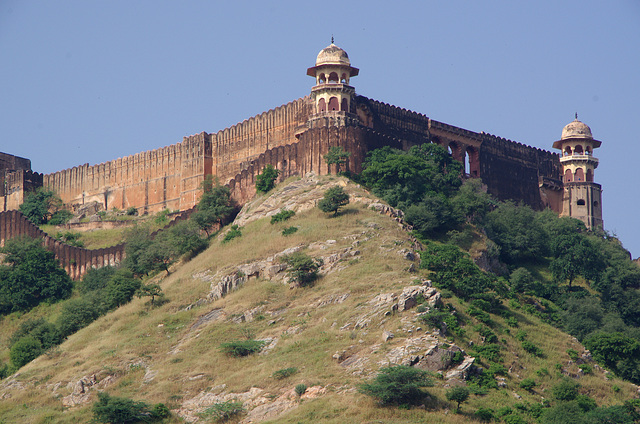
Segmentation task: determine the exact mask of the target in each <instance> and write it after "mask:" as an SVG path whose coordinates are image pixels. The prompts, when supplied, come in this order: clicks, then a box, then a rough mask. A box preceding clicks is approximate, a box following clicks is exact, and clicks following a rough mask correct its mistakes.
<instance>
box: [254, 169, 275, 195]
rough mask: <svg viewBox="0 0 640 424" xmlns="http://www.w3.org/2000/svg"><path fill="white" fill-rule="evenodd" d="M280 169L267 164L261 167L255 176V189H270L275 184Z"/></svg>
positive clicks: (263, 191)
mask: <svg viewBox="0 0 640 424" xmlns="http://www.w3.org/2000/svg"><path fill="white" fill-rule="evenodd" d="M278 175H280V171H279V170H278V169H276V168H274V167H273V165H271V164H269V165H267V166H265V167H264V168H263V169H262V173H260V174H258V176H257V177H256V190H257V191H259V192H262V193H266V192H268V191H270V190H271V189H272V188H274V187H275V186H276V180H277V179H278Z"/></svg>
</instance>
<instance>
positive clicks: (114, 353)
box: [0, 204, 635, 423]
mask: <svg viewBox="0 0 640 424" xmlns="http://www.w3.org/2000/svg"><path fill="white" fill-rule="evenodd" d="M372 224H375V225H376V226H377V228H374V227H373V226H372ZM290 225H295V226H298V227H300V230H299V231H298V232H297V233H295V234H294V235H292V236H289V237H283V236H282V235H281V234H280V232H281V230H282V228H284V227H287V226H290ZM362 233H365V236H367V237H369V240H366V241H363V242H362V243H361V244H360V245H359V246H358V249H359V250H360V251H361V254H360V255H359V256H357V257H356V258H357V259H356V260H348V261H347V262H345V265H348V266H347V267H346V268H345V269H343V270H342V271H339V272H334V273H331V274H329V275H327V276H325V277H323V278H321V279H320V280H319V281H318V282H317V284H316V285H315V286H314V287H311V288H298V289H289V288H288V287H287V286H285V285H282V284H281V283H275V282H269V281H263V280H250V281H249V282H248V283H247V284H246V285H245V286H244V287H243V288H241V289H240V290H238V291H236V292H233V293H231V294H229V295H228V296H227V297H225V298H223V299H220V300H218V301H216V302H213V303H209V304H205V305H203V306H200V307H195V308H192V309H190V310H188V311H187V310H185V307H186V306H187V305H189V304H191V303H193V302H194V301H196V300H197V299H199V298H201V297H204V296H205V295H206V293H207V292H208V290H209V284H208V283H205V282H203V281H201V280H199V279H198V278H194V277H193V275H194V274H197V273H199V272H201V271H203V270H212V271H214V272H215V271H216V270H219V269H222V268H224V267H227V266H231V265H235V264H242V263H246V262H249V261H252V260H257V259H264V258H265V257H268V256H270V255H273V254H274V253H277V252H279V251H282V250H283V249H285V248H287V247H291V246H296V245H299V244H302V243H304V244H308V243H311V242H316V241H324V240H327V239H334V240H336V241H337V243H336V244H335V245H334V246H331V247H330V248H329V249H328V250H326V251H312V252H309V253H311V254H312V255H316V254H319V253H321V254H322V255H327V254H328V253H330V252H332V251H334V250H335V251H337V250H339V249H340V248H343V247H347V246H350V245H351V242H352V241H351V240H350V239H345V238H344V237H345V236H349V235H355V234H362ZM409 246H410V240H409V237H408V235H407V234H406V233H405V232H403V231H402V230H401V229H400V228H399V226H398V224H397V223H396V222H394V221H393V220H391V219H390V218H388V217H386V216H383V215H379V214H377V213H375V212H373V211H370V210H368V209H366V207H364V206H363V205H362V204H352V205H350V206H349V207H347V208H346V210H345V212H344V213H343V214H342V215H341V216H340V217H338V218H327V217H326V216H325V215H324V214H322V213H321V212H319V211H318V210H311V211H308V212H305V213H301V214H298V215H296V216H295V217H293V218H292V219H291V220H289V221H287V222H285V223H281V224H278V225H270V224H269V222H268V219H261V220H258V221H255V222H252V223H250V224H248V225H247V226H246V227H245V228H244V229H243V236H242V237H240V238H238V239H234V240H232V241H231V242H229V243H228V244H225V245H221V244H220V243H219V242H214V243H213V244H212V246H211V247H210V248H209V249H208V250H207V251H205V252H204V253H203V254H201V255H199V256H198V257H196V258H195V259H193V260H192V261H191V262H188V263H186V264H184V265H183V266H180V267H178V268H177V269H176V270H175V272H173V273H172V274H171V275H170V276H168V277H166V278H162V280H161V281H160V284H161V286H162V288H163V290H164V291H165V293H166V295H167V297H168V298H169V299H170V301H169V302H168V303H166V304H164V305H162V306H160V307H158V308H155V309H149V307H148V306H146V305H145V301H144V300H139V299H135V300H134V301H132V302H131V303H130V304H128V305H125V306H124V307H121V308H120V309H118V310H116V311H114V312H112V313H110V314H108V315H106V316H104V317H102V318H100V319H99V320H98V321H96V322H95V323H93V324H92V325H91V326H89V327H87V328H85V329H83V330H81V331H80V332H78V333H76V334H74V335H72V336H71V337H69V339H68V340H67V341H66V342H65V343H64V344H62V345H61V346H60V347H59V348H57V349H56V350H54V351H53V352H50V353H49V354H48V355H43V356H42V357H40V358H38V359H37V360H35V361H33V362H32V363H31V364H28V365H27V366H25V367H24V368H23V369H21V370H20V373H19V375H18V376H17V377H16V380H17V381H18V382H21V383H22V384H24V386H25V387H27V388H28V390H17V389H11V388H9V389H7V388H6V387H4V386H2V385H0V423H14V422H15V423H18V422H34V423H85V422H89V421H90V419H91V414H90V404H87V405H85V406H82V407H77V408H72V409H68V410H64V409H63V407H62V404H61V398H62V397H63V396H66V395H68V394H69V393H70V391H69V389H67V388H65V386H66V384H67V383H68V382H75V381H77V380H78V379H79V378H81V377H82V376H87V375H93V374H97V375H98V376H99V378H101V379H102V378H105V377H106V376H108V375H111V376H113V378H114V382H113V383H111V384H110V385H108V386H107V388H106V390H107V391H108V392H109V393H110V394H112V395H118V396H126V397H131V398H134V399H136V400H145V401H147V402H149V403H156V402H164V403H166V404H167V406H169V407H170V408H172V409H175V408H179V407H180V406H181V404H182V402H184V401H185V400H188V399H190V398H193V397H194V396H196V395H197V394H199V393H200V392H202V391H205V390H208V389H209V388H212V387H215V386H218V385H220V384H226V388H225V391H227V392H236V393H237V392H243V391H247V390H249V389H250V388H251V387H259V388H261V389H264V390H265V391H266V393H268V394H272V395H273V396H274V397H275V396H277V395H280V394H282V393H283V392H285V391H286V390H290V389H291V388H293V386H295V385H296V384H298V383H304V384H306V385H307V386H309V387H311V386H313V385H321V386H324V387H326V388H327V393H326V394H325V395H323V396H321V397H319V398H317V399H309V400H304V401H302V402H301V403H300V405H299V406H298V407H297V408H294V409H292V410H289V411H288V412H286V413H285V414H283V415H282V416H281V417H279V418H278V419H277V422H283V423H297V422H326V423H344V422H374V420H375V422H385V423H402V422H430V423H431V422H434V423H437V422H442V423H461V422H468V420H469V416H468V414H471V413H472V412H473V411H474V410H475V409H477V408H479V407H491V408H494V409H498V408H500V407H502V406H513V405H514V404H516V403H519V402H523V401H526V402H530V403H537V402H540V401H541V399H542V397H544V398H551V394H550V393H548V392H546V391H547V390H548V389H549V388H550V387H551V386H552V385H553V384H554V383H556V382H557V381H558V380H559V378H560V377H559V375H558V373H557V371H556V369H555V364H562V365H563V366H565V368H566V369H568V370H569V371H570V372H577V367H576V366H575V365H569V366H568V367H567V363H568V361H569V358H568V355H567V354H566V353H565V352H566V350H567V349H568V348H574V349H576V350H578V351H579V352H581V351H582V348H581V347H580V345H579V344H578V342H577V341H575V340H573V339H572V338H571V337H570V336H568V335H566V334H564V333H562V332H560V331H559V330H557V329H554V328H552V327H550V326H548V325H546V324H544V323H541V322H540V321H539V320H538V319H537V318H535V317H532V316H529V315H524V314H523V313H522V314H518V316H517V317H518V321H519V322H520V328H521V329H523V330H525V331H526V332H527V333H528V340H530V341H532V342H534V343H535V344H536V345H538V346H539V347H541V348H542V349H543V350H544V352H545V354H546V357H545V358H535V357H533V356H531V355H530V354H528V353H526V352H525V351H524V350H523V349H522V348H521V347H520V342H518V341H517V340H515V339H514V338H513V337H512V335H513V334H515V332H516V331H517V329H511V331H510V332H511V334H506V332H505V331H506V330H507V329H508V328H509V327H507V326H506V325H505V324H504V322H503V321H502V319H501V318H499V317H492V318H493V319H494V320H495V322H496V323H497V325H496V328H495V329H494V331H495V332H496V333H497V334H498V337H499V338H500V339H503V343H504V344H505V345H506V347H507V348H506V349H504V356H505V362H504V364H505V366H506V367H507V368H509V367H511V368H512V372H511V373H510V374H509V376H508V378H507V384H508V386H509V388H508V389H502V390H491V391H489V393H488V394H487V395H486V396H481V397H478V396H472V397H471V399H470V400H469V401H468V402H467V403H466V404H464V405H463V408H462V411H463V414H461V415H457V414H453V413H452V412H450V411H449V410H448V409H449V408H448V405H446V401H444V399H445V395H444V392H445V390H446V387H445V382H444V381H442V380H436V386H435V387H433V388H431V389H429V391H430V393H432V394H433V395H435V397H436V398H437V399H439V400H440V405H439V407H438V408H437V409H435V410H432V411H430V410H428V411H427V412H425V411H424V410H419V409H413V410H398V409H396V408H380V407H378V406H376V405H375V403H374V402H373V401H372V400H370V399H369V398H367V397H365V396H363V395H360V394H358V393H357V392H356V391H355V390H353V387H354V386H355V385H357V384H358V383H360V382H362V381H363V379H364V377H362V376H357V375H353V374H351V373H349V372H347V371H346V370H345V369H343V367H341V366H340V365H339V364H338V363H337V362H336V361H335V360H334V359H332V355H333V353H334V352H336V351H339V350H344V349H346V348H348V347H350V346H351V348H350V351H351V352H357V353H360V354H361V355H363V356H364V355H365V354H366V355H370V356H371V357H372V360H371V361H370V366H369V368H370V369H369V370H368V371H369V372H370V371H373V370H374V369H375V368H376V367H377V366H376V365H375V364H376V363H377V362H378V361H379V360H382V359H383V358H384V354H385V353H386V352H388V351H389V350H390V349H391V348H392V347H394V346H398V345H401V344H402V341H403V339H404V338H406V337H408V336H411V334H408V333H406V332H403V331H402V327H403V325H402V323H401V319H413V318H412V317H414V313H413V311H407V312H402V313H399V314H395V315H392V316H391V317H388V318H384V317H382V316H380V317H376V318H374V319H373V321H372V322H371V324H370V325H369V326H368V327H367V328H364V329H359V330H353V329H352V327H351V329H349V330H340V327H342V326H343V325H345V324H347V323H353V322H355V320H356V319H357V318H358V317H359V316H360V315H362V314H363V313H365V312H366V311H367V306H366V305H365V303H366V302H367V301H369V300H371V299H372V298H373V297H375V296H376V295H377V294H380V293H384V292H396V293H398V292H399V291H401V289H402V287H404V286H407V285H410V283H411V282H412V281H413V280H414V279H415V278H417V277H420V276H421V275H419V274H415V273H409V272H407V271H406V269H407V266H408V264H409V262H407V261H406V260H405V259H402V258H401V256H400V255H399V254H398V253H397V251H398V250H399V249H402V248H408V247H409ZM425 276H426V274H425ZM162 277H164V275H163V276H162ZM156 278H157V279H159V277H156ZM344 293H349V294H350V296H349V297H348V298H347V300H346V301H345V302H344V303H341V304H333V305H328V306H325V307H321V308H318V307H316V306H314V305H315V304H316V302H317V301H318V300H319V299H321V298H324V297H325V296H327V295H331V294H344ZM447 301H451V302H452V303H453V304H454V305H455V306H456V308H457V309H458V310H460V311H464V310H465V309H466V307H465V306H464V304H463V302H461V301H459V300H457V299H448V300H447ZM258 306H263V307H264V311H263V312H262V313H263V315H264V316H265V317H266V319H262V320H255V321H253V322H245V323H241V324H236V323H234V322H232V321H230V320H229V318H231V317H233V316H236V315H239V314H242V313H243V312H244V311H246V310H249V309H251V308H255V307H258ZM216 308H222V309H223V311H224V313H225V316H226V318H225V319H222V320H219V321H217V322H215V323H211V324H209V325H203V326H200V327H199V328H198V329H197V330H196V331H192V330H191V329H190V327H191V326H192V325H193V324H194V322H195V321H196V320H197V319H198V318H199V317H201V316H203V315H205V314H207V313H208V312H210V311H212V310H213V309H216ZM55 309H56V308H55V306H48V307H42V308H41V309H40V310H38V311H35V312H33V313H34V314H35V313H41V314H43V315H45V314H46V313H50V312H52V311H53V313H55ZM272 313H273V316H271V315H272ZM30 315H31V314H30ZM272 320H275V321H276V322H275V323H272ZM17 321H18V319H17V318H16V317H9V318H5V319H4V320H3V321H2V323H1V324H2V330H0V333H1V336H2V339H0V342H2V343H6V338H7V337H8V335H10V334H11V332H12V330H13V329H15V327H16V325H17V324H15V323H16V322H17ZM383 321H384V322H383ZM467 321H468V324H467V325H466V327H465V328H466V329H467V336H468V337H467V339H468V340H472V341H474V342H475V343H480V340H479V337H478V335H477V334H476V333H474V331H473V330H472V329H471V327H472V326H473V324H475V323H476V322H474V320H473V319H471V318H469V317H467ZM10 323H13V324H10ZM417 325H420V324H419V323H418V324H417ZM296 328H297V330H296V331H297V332H295V331H291V330H292V329H296ZM383 329H385V330H390V331H392V332H394V333H395V338H394V339H392V340H391V341H389V342H387V343H386V344H382V345H381V346H380V347H378V348H374V349H373V353H371V351H372V349H371V347H372V346H374V345H376V344H379V343H381V340H380V336H381V333H382V330H383ZM287 330H289V332H288V333H289V334H287ZM248 334H249V335H254V336H255V337H256V338H264V337H278V343H277V345H276V347H275V348H274V349H273V350H272V351H270V352H269V353H267V354H265V355H254V356H250V357H247V358H240V359H237V358H230V357H227V356H225V355H224V354H222V353H221V352H220V351H219V344H220V343H221V342H224V341H230V340H238V339H243V338H244V337H245V336H246V335H248ZM467 339H463V340H458V341H456V342H457V343H458V344H459V345H460V346H462V347H466V342H467V341H468V340H467ZM178 345H179V350H180V352H179V353H177V354H172V353H171V351H172V350H174V349H175V347H176V346H178ZM2 359H5V358H2ZM372 364H373V365H372ZM147 366H148V367H149V369H150V370H151V371H153V372H157V375H156V376H155V378H153V380H151V381H150V382H148V383H145V382H143V380H144V377H145V373H146V372H147V370H146V367H147ZM287 367H296V368H298V370H299V372H298V373H297V374H295V375H293V376H292V377H289V378H287V379H284V380H275V379H273V378H271V377H270V376H271V374H272V373H273V372H274V371H276V370H278V369H282V368H287ZM540 368H546V369H548V371H549V375H548V376H544V377H539V376H538V375H536V371H537V370H539V369H540ZM365 374H367V372H365ZM527 377H533V378H535V379H536V381H537V382H538V383H539V384H540V385H539V386H538V387H536V388H535V392H534V393H528V392H526V391H525V390H522V389H519V388H518V384H519V382H520V381H521V380H522V379H524V378H527ZM6 381H8V380H5V381H4V382H3V383H5V384H6ZM57 383H62V384H61V387H60V388H58V389H57V390H55V391H54V390H53V387H54V385H55V384H57ZM580 383H581V384H582V389H581V391H582V392H583V393H587V394H589V395H590V396H592V397H593V398H595V399H596V400H597V401H598V403H599V404H600V405H611V404H617V403H621V401H622V400H624V399H629V398H631V397H633V396H634V395H635V390H634V387H633V386H632V385H630V384H627V383H623V382H621V381H618V380H613V381H608V380H606V379H605V378H604V377H603V374H602V372H601V371H595V372H594V374H593V375H588V376H584V377H582V378H581V379H580ZM0 384H1V383H0ZM614 384H616V385H618V386H619V387H620V388H621V391H620V392H618V393H614V391H613V390H612V387H613V385H614ZM514 392H515V393H517V394H519V395H520V396H522V399H521V400H517V399H516V396H515V395H514ZM4 393H8V394H10V395H11V397H10V398H6V395H5V398H4V399H2V397H3V394H4ZM92 396H93V398H92V399H94V398H95V392H93V394H92ZM168 422H181V421H180V420H179V419H178V418H173V419H171V420H169V421H168ZM274 422H276V421H274Z"/></svg>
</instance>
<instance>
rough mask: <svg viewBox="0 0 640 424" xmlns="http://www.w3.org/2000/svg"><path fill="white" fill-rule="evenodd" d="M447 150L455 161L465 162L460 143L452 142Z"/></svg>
mask: <svg viewBox="0 0 640 424" xmlns="http://www.w3.org/2000/svg"><path fill="white" fill-rule="evenodd" d="M447 150H448V151H449V153H451V156H452V157H453V158H454V159H455V160H457V161H458V162H464V157H463V156H464V151H463V150H462V149H461V148H460V145H459V144H458V143H456V142H455V141H452V142H450V143H449V146H448V148H447Z"/></svg>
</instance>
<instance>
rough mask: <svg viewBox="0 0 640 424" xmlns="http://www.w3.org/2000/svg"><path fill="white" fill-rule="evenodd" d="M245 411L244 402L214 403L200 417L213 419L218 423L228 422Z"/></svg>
mask: <svg viewBox="0 0 640 424" xmlns="http://www.w3.org/2000/svg"><path fill="white" fill-rule="evenodd" d="M244 411H245V409H244V406H243V404H242V402H240V401H236V400H228V401H226V402H218V403H214V404H213V405H211V406H210V407H208V408H207V409H205V410H204V412H202V413H201V414H199V415H200V417H202V418H213V419H214V420H216V421H217V422H226V421H229V420H230V419H232V418H234V417H236V416H238V415H240V414H242V413H243V412H244Z"/></svg>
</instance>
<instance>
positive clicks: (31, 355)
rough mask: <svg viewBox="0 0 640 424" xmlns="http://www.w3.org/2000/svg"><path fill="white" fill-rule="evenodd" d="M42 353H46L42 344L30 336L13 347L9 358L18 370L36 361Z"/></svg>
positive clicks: (23, 338) (21, 339)
mask: <svg viewBox="0 0 640 424" xmlns="http://www.w3.org/2000/svg"><path fill="white" fill-rule="evenodd" d="M42 352H44V349H43V348H42V343H40V341H39V340H37V339H36V338H35V337H33V336H31V335H29V336H24V337H22V338H20V339H19V340H18V341H16V342H15V343H14V344H13V345H12V346H11V349H10V351H9V358H10V359H11V363H12V364H13V365H14V366H15V367H16V368H20V367H22V366H23V365H26V364H28V363H29V362H31V361H33V360H34V359H36V358H37V357H38V356H40V355H41V354H42Z"/></svg>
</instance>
